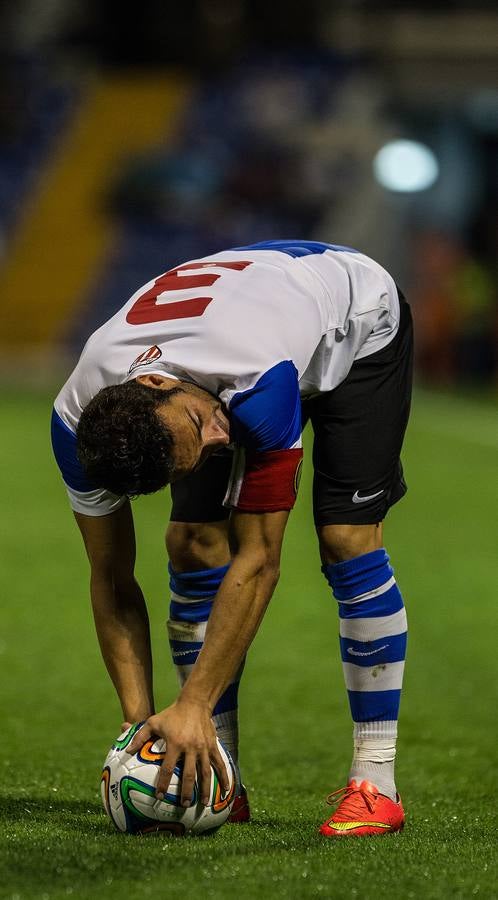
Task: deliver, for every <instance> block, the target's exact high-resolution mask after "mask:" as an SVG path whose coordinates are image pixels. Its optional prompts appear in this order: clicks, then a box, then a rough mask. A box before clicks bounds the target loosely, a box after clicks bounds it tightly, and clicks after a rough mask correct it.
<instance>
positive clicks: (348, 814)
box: [320, 781, 405, 837]
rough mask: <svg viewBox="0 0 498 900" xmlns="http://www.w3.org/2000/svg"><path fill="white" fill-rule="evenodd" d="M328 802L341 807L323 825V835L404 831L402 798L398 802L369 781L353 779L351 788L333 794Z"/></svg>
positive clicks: (364, 835) (349, 786)
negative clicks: (358, 782) (359, 782)
mask: <svg viewBox="0 0 498 900" xmlns="http://www.w3.org/2000/svg"><path fill="white" fill-rule="evenodd" d="M327 803H329V804H330V805H331V806H332V804H333V803H337V804H338V806H337V809H336V811H335V813H334V815H333V816H331V817H330V819H327V821H326V822H324V823H323V825H322V826H321V827H320V834H323V835H325V837H366V836H367V835H374V834H389V833H390V832H392V831H401V830H402V828H403V826H404V824H405V814H404V811H403V807H402V805H401V800H400V798H399V797H398V800H397V802H396V803H395V802H394V800H390V799H389V797H386V796H385V795H384V794H381V793H380V792H379V789H378V788H376V787H375V785H374V784H371V783H370V782H369V781H362V782H361V784H359V785H358V784H357V783H356V781H350V782H349V784H348V786H347V787H345V788H340V790H338V791H334V792H333V793H332V794H329V796H328V797H327Z"/></svg>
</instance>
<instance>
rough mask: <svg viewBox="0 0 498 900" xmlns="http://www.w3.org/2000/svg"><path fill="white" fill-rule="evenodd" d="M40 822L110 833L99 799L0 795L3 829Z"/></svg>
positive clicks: (81, 830) (92, 831)
mask: <svg viewBox="0 0 498 900" xmlns="http://www.w3.org/2000/svg"><path fill="white" fill-rule="evenodd" d="M40 824H42V825H53V826H54V827H57V828H60V827H64V826H68V827H70V828H72V829H74V828H77V829H78V831H79V832H80V833H81V832H87V833H88V834H90V833H92V834H95V833H96V832H98V833H99V834H100V833H102V834H106V833H107V834H108V833H109V822H108V820H107V819H106V816H105V814H104V811H103V809H102V806H101V805H100V803H98V802H97V801H93V800H62V799H59V798H54V797H47V798H46V799H40V798H37V799H32V798H30V797H5V796H4V797H0V830H3V828H5V826H8V827H12V826H19V825H26V826H29V825H40ZM111 833H112V832H111Z"/></svg>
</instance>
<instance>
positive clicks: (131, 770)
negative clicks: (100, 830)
mask: <svg viewBox="0 0 498 900" xmlns="http://www.w3.org/2000/svg"><path fill="white" fill-rule="evenodd" d="M142 725H143V722H138V723H136V724H135V725H132V726H131V727H130V728H128V729H127V730H126V731H124V732H123V734H120V736H119V737H118V738H117V740H115V741H114V743H113V745H112V747H111V749H110V750H109V753H108V754H107V758H106V760H105V763H104V768H103V771H102V781H101V793H102V802H103V804H104V809H105V811H106V813H107V815H108V816H109V818H110V819H111V821H112V822H113V824H114V825H115V827H116V828H117V829H118V831H126V832H128V834H151V833H153V832H157V831H169V832H171V833H173V834H176V835H184V834H186V833H187V832H190V833H191V834H207V833H209V832H214V831H217V830H218V828H220V826H221V825H223V823H224V822H226V820H227V819H228V816H229V815H230V810H231V808H232V804H233V801H234V797H235V767H234V764H233V762H232V759H231V757H230V755H229V754H228V752H227V751H226V750H225V748H224V747H223V744H221V743H220V741H218V750H219V751H220V755H221V758H222V759H223V762H224V763H225V767H226V770H227V773H228V777H229V789H228V792H227V794H226V796H225V797H223V796H222V791H221V787H220V783H219V780H218V776H217V774H216V772H215V770H214V769H213V767H212V766H211V785H210V792H209V798H210V799H209V804H208V805H207V806H204V805H203V804H202V803H201V801H200V796H199V785H198V782H197V779H196V781H195V783H194V791H193V795H192V802H191V804H190V806H189V807H183V806H181V802H180V784H181V777H182V766H181V765H180V764H179V765H177V766H176V768H175V771H174V774H173V777H172V779H171V782H170V785H169V787H168V791H167V793H166V794H165V795H164V799H163V800H158V799H157V798H156V796H155V784H156V781H157V776H158V772H159V767H160V765H161V763H162V761H163V759H164V754H165V747H166V744H165V741H163V740H162V739H160V740H156V741H154V740H149V741H146V743H145V744H144V745H143V747H142V748H141V750H139V751H138V753H135V754H134V755H133V756H130V754H129V753H127V752H126V748H127V747H128V745H129V744H130V743H131V741H132V740H133V737H134V736H135V734H136V732H137V731H138V729H139V728H140V727H141V726H142Z"/></svg>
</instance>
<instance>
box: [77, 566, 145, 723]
mask: <svg viewBox="0 0 498 900" xmlns="http://www.w3.org/2000/svg"><path fill="white" fill-rule="evenodd" d="M91 597H92V606H93V614H94V619H95V626H96V629H97V636H98V639H99V643H100V648H101V651H102V656H103V658H104V662H105V665H106V667H107V671H108V672H109V675H110V677H111V679H112V682H113V684H114V687H115V689H116V692H117V694H118V697H119V700H120V703H121V707H122V710H123V716H124V718H125V719H126V720H127V721H131V722H134V721H137V720H140V719H144V718H147V717H148V716H149V715H151V714H152V713H153V712H154V701H153V693H152V656H151V648H150V633H149V619H148V615H147V608H146V605H145V600H144V597H143V594H142V592H141V590H140V587H139V586H138V584H137V583H136V582H135V581H130V582H129V583H128V584H126V585H122V586H117V585H116V586H115V585H114V583H113V581H112V579H110V578H109V577H108V576H107V575H99V574H98V573H93V574H92V578H91Z"/></svg>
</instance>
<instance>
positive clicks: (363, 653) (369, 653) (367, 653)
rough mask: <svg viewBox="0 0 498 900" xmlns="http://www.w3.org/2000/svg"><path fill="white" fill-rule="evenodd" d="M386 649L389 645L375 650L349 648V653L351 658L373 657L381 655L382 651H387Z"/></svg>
mask: <svg viewBox="0 0 498 900" xmlns="http://www.w3.org/2000/svg"><path fill="white" fill-rule="evenodd" d="M386 647H389V644H383V645H382V647H377V648H376V649H375V650H365V651H361V650H355V649H354V647H348V653H350V654H351V656H373V654H374V653H380V651H381V650H385V649H386Z"/></svg>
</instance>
